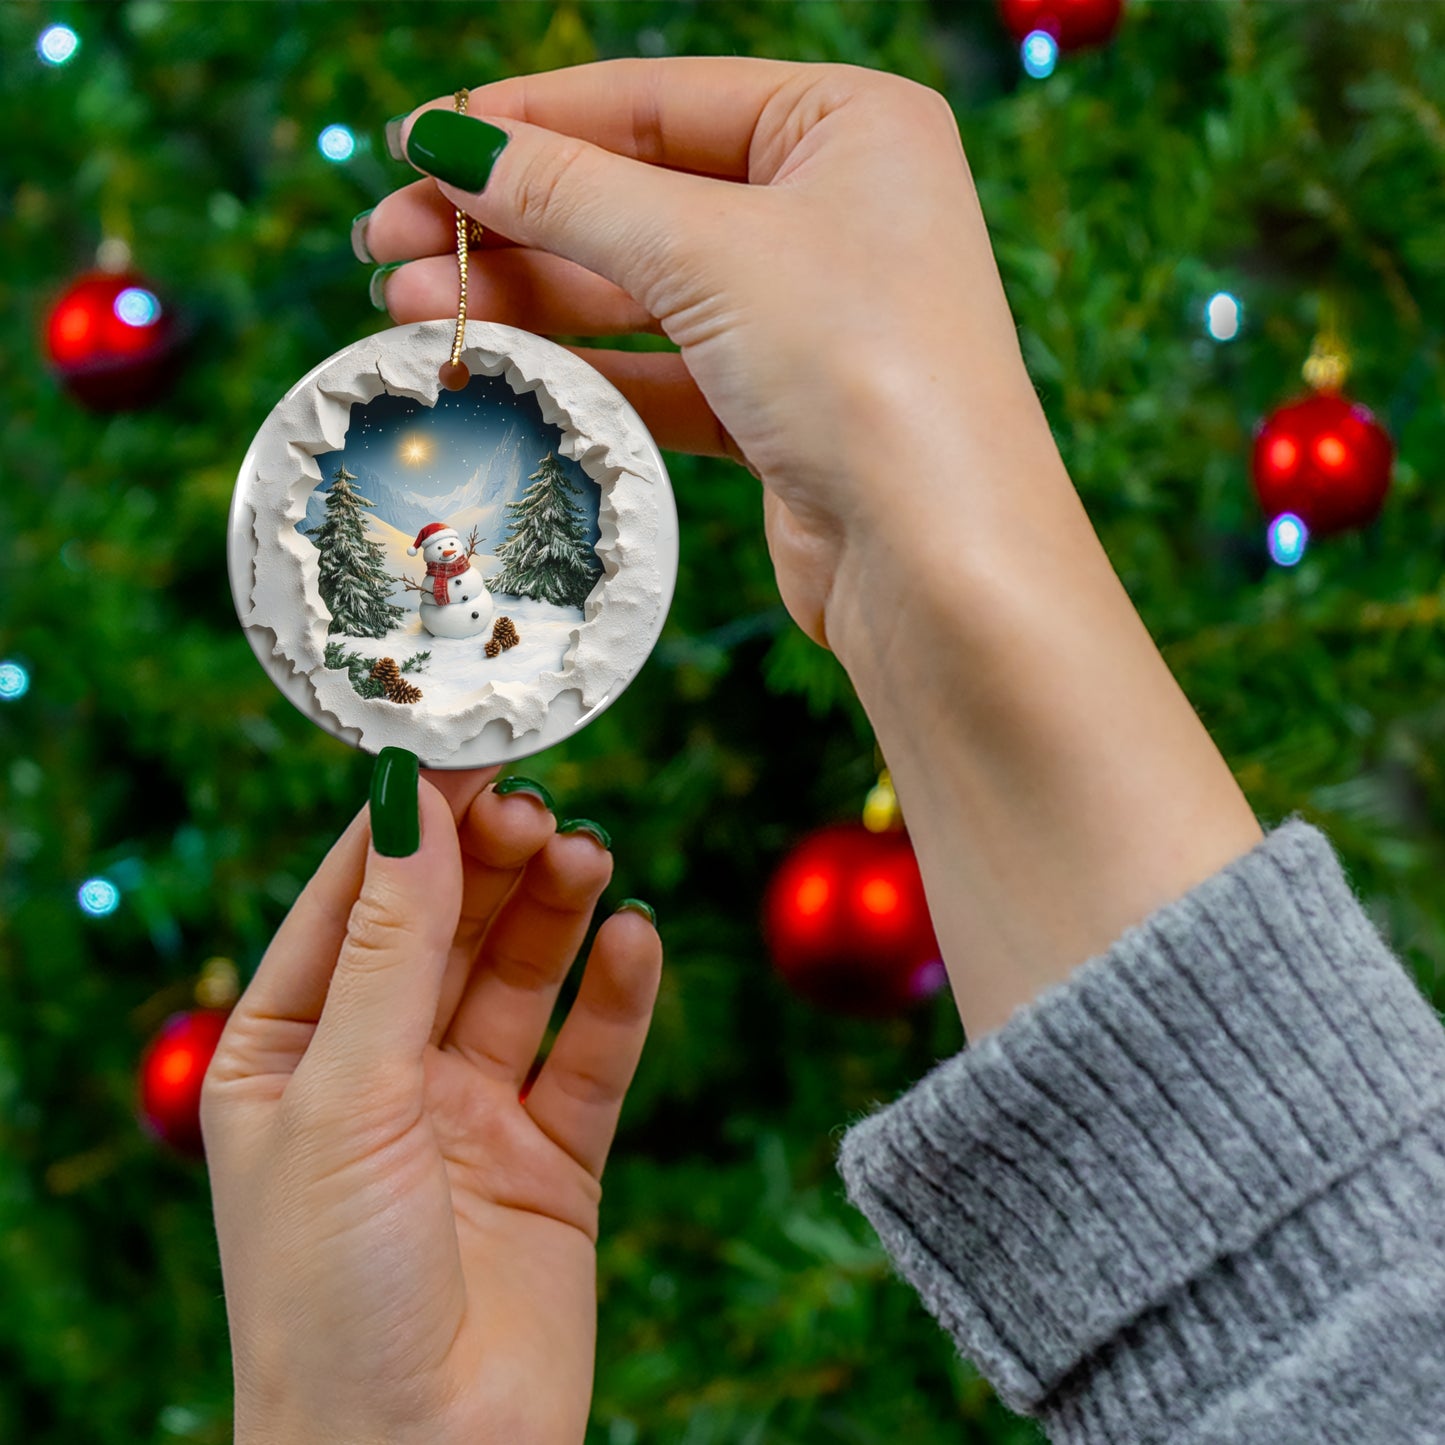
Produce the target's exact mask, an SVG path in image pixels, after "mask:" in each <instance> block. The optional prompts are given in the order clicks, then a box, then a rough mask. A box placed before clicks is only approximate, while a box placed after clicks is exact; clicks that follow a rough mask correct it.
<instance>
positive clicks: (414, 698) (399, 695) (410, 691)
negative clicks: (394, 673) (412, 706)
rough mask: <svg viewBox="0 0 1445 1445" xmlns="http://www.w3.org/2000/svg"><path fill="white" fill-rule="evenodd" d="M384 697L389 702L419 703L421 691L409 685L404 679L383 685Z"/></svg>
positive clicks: (399, 678) (397, 679) (400, 678)
mask: <svg viewBox="0 0 1445 1445" xmlns="http://www.w3.org/2000/svg"><path fill="white" fill-rule="evenodd" d="M384 686H385V689H386V696H387V698H388V699H389V700H390V701H391V702H420V701H421V689H420V688H419V687H417V686H415V685H414V684H412V683H409V682H408V681H407V680H406V679H405V678H404V677H398V678H396V679H395V680H394V681H391V682H388V683H386V684H384Z"/></svg>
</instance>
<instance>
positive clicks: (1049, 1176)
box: [840, 818, 1445, 1438]
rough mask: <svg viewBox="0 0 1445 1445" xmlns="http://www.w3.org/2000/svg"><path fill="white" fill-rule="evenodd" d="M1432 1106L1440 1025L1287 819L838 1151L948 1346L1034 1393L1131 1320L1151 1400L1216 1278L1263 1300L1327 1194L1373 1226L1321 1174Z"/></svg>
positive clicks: (1418, 1119) (1370, 1150) (862, 1127)
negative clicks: (1151, 1375)
mask: <svg viewBox="0 0 1445 1445" xmlns="http://www.w3.org/2000/svg"><path fill="white" fill-rule="evenodd" d="M1442 1103H1445V1033H1442V1030H1441V1028H1440V1024H1439V1020H1438V1019H1437V1018H1436V1016H1435V1014H1434V1012H1433V1011H1432V1010H1431V1009H1430V1007H1429V1006H1428V1004H1427V1003H1426V1002H1425V1000H1424V999H1423V998H1422V997H1421V995H1420V994H1419V992H1418V990H1417V989H1416V988H1415V986H1414V984H1413V983H1412V982H1411V980H1410V979H1409V978H1408V977H1407V975H1406V974H1405V972H1404V970H1403V969H1402V968H1401V966H1400V964H1399V962H1398V961H1397V960H1396V959H1395V957H1394V956H1393V955H1392V953H1391V952H1390V950H1389V948H1388V946H1387V945H1386V944H1385V942H1384V941H1383V939H1382V938H1381V937H1380V935H1379V933H1378V932H1377V931H1376V929H1375V928H1374V926H1373V925H1372V924H1371V923H1370V921H1369V919H1368V918H1367V917H1366V915H1365V914H1364V912H1363V910H1362V909H1361V907H1360V905H1359V903H1358V901H1357V900H1356V898H1355V896H1354V894H1353V892H1352V891H1351V889H1350V886H1349V883H1348V881H1347V880H1346V878H1345V876H1344V873H1343V872H1342V870H1341V867H1340V864H1339V860H1338V858H1337V857H1336V856H1335V853H1334V850H1333V848H1332V846H1331V844H1330V842H1329V840H1328V839H1327V838H1326V837H1325V835H1324V834H1323V833H1321V832H1320V831H1319V830H1318V829H1316V828H1314V827H1312V826H1311V825H1309V824H1308V823H1305V822H1304V821H1303V820H1300V819H1298V818H1291V819H1290V820H1289V821H1288V822H1286V823H1285V824H1283V825H1282V826H1281V827H1279V828H1277V829H1276V830H1275V831H1274V832H1272V833H1270V834H1269V835H1268V836H1267V837H1266V838H1265V839H1264V840H1263V841H1262V842H1261V843H1259V844H1258V845H1257V846H1256V847H1255V848H1254V849H1252V850H1251V851H1250V852H1249V853H1248V854H1246V855H1244V856H1243V857H1241V858H1239V859H1236V860H1235V861H1234V862H1233V863H1231V864H1230V865H1229V866H1228V867H1227V868H1225V869H1223V870H1221V871H1220V872H1219V873H1217V874H1215V875H1214V876H1213V877H1211V878H1209V879H1207V880H1206V881H1205V882H1203V883H1202V884H1200V885H1199V886H1198V887H1197V888H1195V889H1193V890H1192V891H1191V892H1190V893H1189V894H1187V895H1186V896H1185V897H1183V898H1181V899H1179V900H1178V901H1176V902H1174V903H1171V904H1169V905H1167V906H1166V907H1163V908H1161V909H1159V910H1158V911H1157V912H1155V913H1154V914H1152V915H1151V916H1150V917H1149V918H1148V919H1146V920H1145V921H1144V922H1143V923H1142V924H1140V925H1139V926H1138V927H1136V928H1132V929H1130V930H1129V931H1128V932H1126V933H1125V934H1124V935H1123V936H1122V937H1121V938H1119V939H1118V941H1117V942H1116V943H1115V944H1114V945H1113V947H1112V948H1110V950H1109V951H1108V952H1107V953H1106V954H1104V955H1101V956H1100V957H1098V958H1096V959H1093V960H1091V961H1089V962H1088V963H1086V964H1084V965H1083V966H1082V967H1081V968H1080V969H1078V970H1077V971H1076V972H1075V973H1074V975H1073V976H1072V977H1071V978H1070V979H1069V980H1068V981H1066V982H1065V983H1064V984H1062V985H1061V986H1059V987H1057V988H1055V989H1053V990H1051V991H1050V992H1048V993H1047V994H1045V995H1043V996H1042V997H1041V998H1039V999H1038V1000H1036V1001H1035V1002H1034V1003H1033V1004H1031V1005H1030V1006H1029V1007H1027V1008H1025V1009H1023V1010H1021V1011H1020V1012H1019V1013H1018V1014H1016V1015H1015V1016H1014V1017H1013V1018H1012V1019H1011V1020H1010V1021H1009V1022H1008V1023H1007V1024H1006V1025H1005V1026H1004V1027H1003V1028H1002V1029H1000V1030H999V1031H998V1032H996V1033H994V1034H992V1035H990V1036H988V1037H986V1038H984V1039H982V1040H981V1041H980V1042H979V1043H978V1044H977V1045H976V1046H974V1047H971V1048H969V1049H966V1050H965V1051H964V1052H963V1053H961V1054H959V1055H957V1056H956V1057H954V1058H952V1059H950V1060H948V1061H947V1062H946V1063H944V1064H942V1065H940V1066H939V1067H938V1068H937V1069H935V1070H934V1071H933V1072H932V1073H931V1074H929V1075H928V1076H927V1077H926V1078H925V1079H924V1080H923V1081H922V1082H921V1083H919V1084H918V1085H917V1086H916V1087H914V1088H913V1089H912V1090H911V1091H910V1092H909V1093H908V1094H906V1095H905V1096H904V1097H903V1098H902V1099H900V1100H898V1101H897V1102H896V1103H894V1104H892V1105H890V1106H888V1107H886V1108H884V1109H883V1110H881V1111H880V1112H879V1113H877V1114H875V1115H873V1116H872V1117H870V1118H867V1119H865V1120H864V1121H863V1122H861V1123H859V1124H857V1125H856V1126H855V1127H854V1128H852V1129H851V1130H850V1131H849V1132H848V1134H847V1135H846V1137H845V1138H844V1140H843V1146H842V1153H841V1158H840V1168H841V1170H842V1172H843V1176H844V1179H845V1181H846V1183H847V1186H848V1192H849V1195H850V1197H851V1198H852V1200H853V1201H854V1203H855V1204H856V1205H857V1206H858V1208H859V1209H861V1210H862V1211H863V1213H864V1214H865V1215H866V1216H867V1217H868V1218H869V1220H870V1221H871V1222H872V1224H873V1225H874V1227H875V1228H876V1229H877V1231H878V1233H879V1235H880V1236H881V1237H882V1239H883V1242H884V1244H885V1246H886V1247H887V1248H888V1250H889V1252H890V1254H891V1255H892V1257H893V1259H894V1261H895V1263H896V1265H897V1267H898V1269H899V1270H900V1272H901V1273H902V1274H903V1275H904V1276H905V1277H906V1278H907V1279H908V1280H909V1281H910V1282H911V1283H912V1284H913V1285H914V1287H915V1288H917V1289H918V1291H919V1293H920V1294H921V1295H922V1296H923V1298H924V1301H925V1303H926V1304H927V1305H928V1307H929V1308H930V1310H932V1312H933V1313H934V1314H935V1315H936V1316H937V1318H938V1319H939V1321H940V1323H942V1324H943V1326H944V1327H945V1328H946V1329H948V1330H949V1331H950V1333H952V1334H953V1336H954V1338H955V1340H956V1341H957V1343H958V1346H959V1348H960V1350H961V1351H962V1352H963V1353H964V1354H966V1355H967V1356H969V1357H970V1358H971V1359H972V1360H974V1361H975V1363H976V1364H977V1365H978V1366H979V1368H980V1369H982V1370H983V1371H984V1373H985V1374H986V1375H988V1376H989V1377H990V1378H991V1380H992V1381H993V1383H994V1385H995V1387H996V1388H997V1390H998V1391H999V1394H1000V1395H1001V1396H1002V1398H1003V1399H1004V1400H1005V1401H1006V1402H1007V1403H1009V1404H1010V1405H1012V1406H1013V1407H1014V1408H1015V1409H1019V1410H1024V1411H1028V1412H1036V1411H1038V1410H1040V1409H1041V1408H1047V1407H1048V1406H1049V1404H1050V1402H1049V1397H1050V1395H1051V1394H1052V1393H1054V1392H1059V1395H1058V1396H1056V1398H1055V1401H1054V1402H1052V1403H1053V1404H1054V1405H1055V1406H1057V1404H1058V1399H1059V1398H1061V1397H1063V1396H1068V1397H1069V1398H1070V1399H1072V1400H1074V1401H1077V1399H1078V1397H1079V1395H1080V1392H1081V1388H1085V1387H1081V1384H1080V1376H1081V1374H1082V1375H1087V1373H1088V1371H1089V1369H1091V1368H1094V1367H1096V1365H1097V1367H1098V1368H1104V1367H1105V1366H1104V1365H1102V1364H1097V1362H1099V1361H1107V1362H1108V1364H1107V1368H1110V1369H1114V1370H1119V1369H1127V1368H1128V1367H1129V1361H1128V1359H1127V1355H1128V1349H1127V1341H1128V1339H1129V1338H1130V1335H1129V1333H1126V1332H1129V1331H1130V1327H1131V1326H1134V1327H1135V1329H1134V1331H1133V1333H1135V1334H1137V1333H1138V1331H1139V1330H1142V1329H1145V1328H1146V1327H1147V1329H1148V1333H1149V1335H1150V1346H1149V1350H1150V1367H1151V1370H1152V1371H1155V1372H1159V1374H1160V1378H1161V1380H1162V1381H1163V1390H1164V1393H1165V1395H1167V1394H1168V1388H1169V1378H1170V1375H1171V1372H1172V1373H1173V1374H1174V1375H1175V1376H1176V1377H1177V1379H1178V1380H1183V1379H1185V1378H1188V1377H1189V1376H1190V1375H1191V1373H1192V1371H1193V1369H1194V1367H1195V1365H1196V1364H1197V1360H1196V1361H1191V1359H1190V1358H1189V1355H1190V1352H1191V1350H1193V1349H1194V1345H1192V1344H1191V1342H1190V1340H1189V1339H1188V1338H1186V1336H1188V1334H1189V1332H1190V1331H1191V1330H1193V1329H1195V1328H1196V1327H1198V1328H1199V1329H1204V1330H1208V1329H1209V1328H1210V1325H1209V1322H1208V1320H1206V1321H1205V1323H1204V1324H1202V1325H1200V1324H1199V1318H1198V1317H1199V1315H1200V1309H1201V1301H1203V1300H1204V1299H1206V1298H1215V1297H1216V1296H1218V1297H1220V1298H1221V1299H1222V1298H1223V1296H1222V1295H1221V1293H1220V1292H1221V1291H1223V1293H1224V1295H1227V1294H1228V1292H1229V1291H1230V1290H1232V1289H1234V1288H1235V1286H1234V1285H1233V1284H1232V1283H1230V1281H1231V1280H1233V1279H1235V1278H1236V1277H1237V1278H1238V1281H1239V1286H1238V1287H1239V1288H1240V1289H1246V1288H1247V1289H1249V1290H1252V1291H1254V1292H1256V1294H1257V1295H1261V1296H1268V1294H1269V1292H1270V1289H1271V1287H1272V1284H1271V1280H1270V1278H1269V1273H1270V1271H1272V1270H1276V1269H1296V1270H1297V1269H1298V1268H1299V1267H1300V1265H1299V1260H1298V1259H1297V1258H1285V1257H1286V1256H1291V1255H1297V1254H1299V1253H1300V1250H1299V1249H1298V1248H1296V1247H1295V1246H1294V1245H1291V1244H1290V1243H1289V1241H1290V1239H1291V1238H1292V1237H1293V1236H1292V1234H1291V1230H1292V1229H1293V1228H1295V1227H1296V1226H1298V1225H1300V1221H1301V1220H1306V1221H1307V1222H1308V1226H1309V1229H1310V1231H1311V1237H1312V1238H1313V1236H1314V1232H1315V1231H1316V1229H1317V1227H1318V1226H1317V1224H1316V1222H1315V1221H1316V1218H1317V1217H1318V1216H1319V1212H1320V1210H1323V1209H1324V1208H1325V1207H1326V1206H1328V1208H1329V1209H1330V1210H1331V1211H1332V1213H1331V1216H1330V1217H1331V1218H1332V1219H1346V1218H1347V1219H1348V1223H1347V1224H1344V1225H1340V1226H1339V1227H1340V1228H1344V1229H1346V1230H1347V1231H1358V1232H1360V1233H1361V1234H1362V1235H1365V1236H1367V1235H1368V1234H1369V1233H1370V1231H1371V1230H1374V1229H1377V1228H1378V1230H1379V1231H1381V1232H1382V1233H1384V1232H1386V1231H1387V1230H1388V1229H1389V1228H1390V1227H1391V1221H1390V1220H1388V1219H1384V1220H1381V1221H1380V1222H1379V1223H1378V1224H1376V1223H1375V1222H1373V1220H1372V1217H1371V1210H1370V1207H1369V1206H1368V1204H1367V1205H1365V1206H1361V1207H1360V1208H1356V1207H1354V1206H1352V1205H1351V1206H1349V1207H1348V1208H1346V1207H1345V1206H1343V1205H1340V1202H1339V1201H1340V1199H1341V1198H1343V1197H1344V1195H1345V1194H1348V1193H1349V1192H1350V1190H1351V1189H1352V1188H1353V1186H1352V1185H1344V1186H1342V1189H1337V1188H1336V1186H1339V1185H1341V1181H1344V1180H1346V1179H1347V1177H1348V1176H1351V1175H1355V1174H1357V1173H1359V1172H1360V1171H1366V1173H1367V1175H1368V1173H1369V1165H1370V1162H1371V1160H1372V1159H1374V1158H1375V1157H1376V1156H1377V1155H1379V1154H1380V1153H1381V1151H1384V1150H1386V1149H1388V1148H1390V1147H1391V1146H1392V1145H1394V1144H1395V1143H1396V1142H1397V1141H1400V1140H1401V1139H1402V1138H1404V1136H1406V1135H1407V1134H1410V1133H1411V1132H1412V1131H1416V1132H1417V1133H1418V1131H1419V1128H1420V1125H1421V1124H1422V1123H1423V1122H1424V1121H1425V1120H1426V1118H1427V1117H1428V1116H1429V1115H1430V1114H1431V1113H1437V1112H1438V1111H1440V1110H1441V1108H1442ZM1431 1132H1433V1131H1431ZM1427 1152H1431V1151H1427ZM1434 1153H1438V1150H1433V1152H1432V1157H1433V1154H1434ZM1342 1190H1343V1193H1342ZM1327 1193H1329V1194H1330V1195H1331V1198H1330V1199H1329V1200H1321V1201H1320V1205H1319V1207H1318V1209H1316V1210H1309V1209H1307V1208H1306V1206H1307V1205H1308V1204H1309V1202H1310V1201H1312V1200H1317V1199H1319V1197H1320V1196H1322V1195H1325V1194H1327ZM1362 1197H1363V1196H1362ZM1345 1204H1346V1205H1348V1200H1346V1201H1345ZM1341 1210H1343V1211H1344V1212H1341ZM1292 1216H1299V1218H1298V1219H1294V1220H1292ZM1281 1227H1283V1232H1281ZM1301 1227H1302V1226H1301ZM1271 1231H1273V1234H1271ZM1266 1236H1269V1238H1268V1239H1266ZM1282 1240H1283V1241H1284V1244H1283V1245H1281V1241H1282ZM1355 1242H1356V1243H1359V1244H1360V1248H1361V1249H1362V1250H1365V1252H1367V1253H1368V1252H1370V1251H1369V1250H1368V1249H1366V1245H1367V1244H1368V1241H1367V1240H1361V1241H1355ZM1315 1247H1316V1248H1317V1247H1318V1243H1316V1246H1315ZM1305 1252H1306V1253H1307V1252H1308V1251H1305ZM1351 1252H1352V1253H1355V1254H1357V1255H1358V1257H1360V1258H1363V1254H1359V1252H1358V1251H1355V1250H1354V1248H1353V1245H1352V1246H1351ZM1230 1257H1247V1258H1248V1268H1245V1269H1237V1268H1236V1265H1235V1264H1234V1263H1232V1262H1228V1261H1229V1259H1230ZM1281 1258H1284V1262H1283V1263H1281V1262H1280V1261H1281ZM1221 1261H1226V1263H1225V1264H1221ZM1206 1276H1208V1279H1207V1281H1206V1284H1207V1288H1206V1289H1203V1290H1201V1289H1199V1288H1198V1282H1199V1281H1201V1279H1204V1277H1206ZM1221 1281H1223V1283H1221ZM1276 1283H1278V1282H1276ZM1297 1285H1298V1281H1297V1280H1295V1279H1293V1278H1291V1279H1290V1280H1288V1281H1285V1282H1284V1283H1283V1284H1280V1288H1281V1289H1284V1290H1285V1291H1286V1293H1288V1292H1289V1291H1290V1290H1296V1289H1297ZM1320 1289H1322V1290H1324V1291H1325V1292H1326V1293H1327V1292H1328V1282H1326V1283H1325V1284H1322V1285H1321V1286H1320ZM1291 1297H1293V1296H1291ZM1230 1307H1231V1306H1230V1303H1229V1301H1228V1299H1223V1304H1222V1306H1221V1310H1222V1311H1223V1314H1224V1316H1227V1314H1228V1311H1229V1309H1230ZM1312 1307H1313V1306H1312ZM1151 1311H1152V1312H1153V1314H1152V1316H1151V1318H1152V1321H1153V1323H1152V1324H1149V1323H1147V1322H1146V1324H1140V1321H1141V1318H1142V1317H1144V1316H1145V1315H1146V1313H1148V1312H1151ZM1251 1314H1255V1315H1257V1310H1255V1309H1254V1308H1253V1306H1252V1305H1251V1304H1250V1302H1249V1300H1248V1299H1245V1300H1243V1301H1242V1314H1241V1318H1245V1317H1249V1316H1250V1315H1251ZM1161 1318H1162V1321H1163V1322H1162V1324H1161V1323H1160V1320H1161ZM1226 1333H1227V1331H1226ZM1121 1339H1123V1340H1124V1341H1125V1344H1124V1345H1122V1346H1121V1344H1120V1341H1121ZM1161 1342H1162V1343H1161ZM1224 1343H1225V1344H1228V1343H1229V1342H1228V1341H1225V1342H1224ZM1161 1352H1162V1355H1163V1358H1162V1359H1161ZM1171 1355H1172V1356H1177V1358H1171ZM1091 1357H1092V1360H1091ZM1121 1360H1122V1364H1121ZM1086 1362H1088V1363H1086ZM1135 1367H1136V1368H1137V1361H1136V1362H1135ZM1069 1408H1070V1409H1073V1408H1075V1406H1074V1405H1070V1407H1069ZM1070 1433H1072V1432H1070ZM1132 1437H1134V1432H1133V1430H1132V1428H1131V1438H1132ZM1109 1438H1119V1437H1114V1436H1112V1435H1110V1436H1109Z"/></svg>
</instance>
